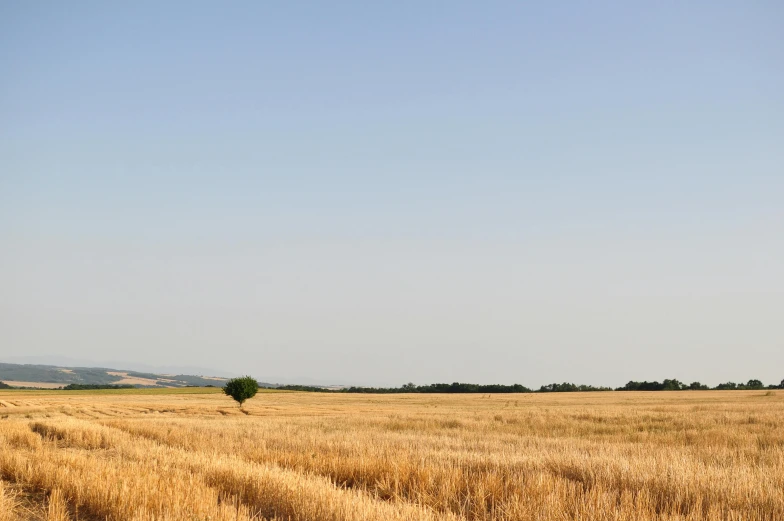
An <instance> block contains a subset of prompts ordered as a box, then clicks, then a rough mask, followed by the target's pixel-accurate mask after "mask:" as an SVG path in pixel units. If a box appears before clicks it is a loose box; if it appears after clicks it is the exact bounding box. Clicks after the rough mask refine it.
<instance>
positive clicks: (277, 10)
mask: <svg viewBox="0 0 784 521" xmlns="http://www.w3.org/2000/svg"><path fill="white" fill-rule="evenodd" d="M782 24H784V4H782V3H781V2H778V1H775V0H773V1H749V2H735V1H694V2H676V1H666V0H665V1H663V2H648V3H646V2H624V1H617V2H607V1H599V2H581V1H575V2H544V1H542V2H516V1H508V2H506V1H489V2H459V1H455V2H422V1H401V2H348V1H346V2H330V3H325V2H278V3H273V2H244V1H238V2H231V3H220V2H199V1H194V2H191V1H188V2H178V1H174V2H163V3H162V2H151V1H144V0H142V1H139V2H129V3H125V5H120V4H118V3H116V2H108V3H107V2H87V1H76V2H70V3H67V4H66V3H62V2H53V1H51V2H46V1H44V2H2V3H0V361H6V360H8V359H11V358H14V357H17V358H18V357H41V359H46V357H50V358H51V357H70V358H73V359H79V360H89V361H94V362H95V363H101V362H105V361H107V360H112V361H123V362H126V363H129V364H130V363H133V364H146V365H149V366H155V367H163V366H167V367H169V366H198V367H203V368H210V369H212V370H214V371H216V372H218V371H221V372H229V373H236V374H245V373H247V374H252V375H253V376H256V377H257V378H260V379H272V380H276V381H308V382H321V383H335V384H339V383H346V384H364V385H400V384H402V383H405V382H409V381H411V382H415V383H417V384H427V383H432V382H453V381H467V382H475V383H522V384H524V385H528V386H531V387H535V386H539V385H542V384H546V383H550V382H555V381H557V382H562V381H571V382H575V383H588V384H594V385H612V386H618V385H623V384H624V383H625V382H627V381H628V380H654V379H655V380H662V379H664V378H678V379H680V380H683V381H688V382H691V381H694V380H700V381H702V382H704V383H710V384H713V385H715V384H717V383H720V382H725V381H729V380H731V381H736V382H739V381H746V380H748V379H751V378H759V379H761V380H763V382H765V383H766V384H767V383H778V382H779V381H780V380H781V379H782V378H784V95H782V93H784V32H782V30H781V27H782Z"/></svg>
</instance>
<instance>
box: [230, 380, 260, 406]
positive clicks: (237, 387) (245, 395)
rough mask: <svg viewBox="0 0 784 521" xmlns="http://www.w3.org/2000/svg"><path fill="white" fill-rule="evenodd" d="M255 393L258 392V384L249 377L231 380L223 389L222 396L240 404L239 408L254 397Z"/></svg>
mask: <svg viewBox="0 0 784 521" xmlns="http://www.w3.org/2000/svg"><path fill="white" fill-rule="evenodd" d="M257 392H259V383H258V382H257V381H256V379H255V378H253V377H251V376H242V377H240V378H232V379H231V380H229V381H228V382H226V385H225V386H224V387H223V394H225V395H227V396H231V397H232V398H234V400H235V401H236V402H237V403H239V404H240V407H242V404H243V403H244V402H245V400H248V399H250V398H253V397H254V396H256V393H257Z"/></svg>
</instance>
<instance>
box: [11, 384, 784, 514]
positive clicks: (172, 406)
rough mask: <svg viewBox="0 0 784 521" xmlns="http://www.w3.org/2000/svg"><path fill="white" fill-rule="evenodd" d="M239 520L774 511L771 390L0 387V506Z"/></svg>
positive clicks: (780, 470)
mask: <svg viewBox="0 0 784 521" xmlns="http://www.w3.org/2000/svg"><path fill="white" fill-rule="evenodd" d="M206 391H207V390H205V392H206ZM251 519H279V520H284V519H285V520H300V521H305V520H308V521H322V520H329V521H338V520H352V521H360V520H367V521H376V520H378V521H381V520H391V521H394V520H433V521H436V520H444V521H446V520H585V521H587V520H597V521H598V520H608V521H609V520H616V521H627V520H628V521H632V520H649V519H650V520H673V521H674V520H684V521H685V520H739V521H740V520H743V521H761V520H770V521H774V520H775V521H781V520H784V391H701V392H700V391H698V392H653V393H620V392H615V393H563V394H515V395H347V394H321V393H295V392H275V393H261V394H259V395H257V396H256V397H255V398H253V399H252V400H250V401H248V402H246V405H245V407H244V411H241V410H239V409H238V408H237V407H236V405H235V404H234V403H233V402H232V401H231V400H230V399H229V398H227V397H225V396H223V395H222V394H219V393H212V394H198V393H195V392H194V391H193V390H190V391H189V394H185V393H182V394H180V393H170V394H141V393H87V392H85V393H73V394H71V393H68V392H51V391H41V392H18V391H8V392H0V521H19V520H53V521H55V520H56V521H65V520H73V521H75V520H109V521H114V520H138V521H141V520H160V521H164V520H172V521H173V520H215V521H217V520H226V521H228V520H233V521H236V520H251Z"/></svg>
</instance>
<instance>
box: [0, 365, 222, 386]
mask: <svg viewBox="0 0 784 521" xmlns="http://www.w3.org/2000/svg"><path fill="white" fill-rule="evenodd" d="M0 382H4V383H6V384H8V385H10V386H12V387H43V388H50V389H54V388H58V387H63V386H66V385H68V384H86V385H135V386H138V387H186V386H189V385H190V386H200V387H203V386H207V385H213V386H216V387H222V386H223V384H224V383H225V382H226V378H221V377H214V376H204V375H189V374H159V373H144V372H139V371H128V370H123V369H110V368H106V367H60V366H55V365H38V364H7V363H0Z"/></svg>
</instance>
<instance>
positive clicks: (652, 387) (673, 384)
mask: <svg viewBox="0 0 784 521" xmlns="http://www.w3.org/2000/svg"><path fill="white" fill-rule="evenodd" d="M275 389H280V390H284V391H308V392H320V393H368V394H403V393H447V394H449V393H456V394H457V393H478V394H493V393H573V392H594V391H596V392H602V391H708V390H715V391H723V390H759V389H784V380H782V381H781V383H780V384H779V385H767V386H766V385H764V384H763V383H762V381H760V380H756V379H752V380H749V381H748V382H746V383H735V382H726V383H721V384H719V385H717V386H715V387H710V386H708V385H705V384H702V383H700V382H692V383H690V384H686V383H683V382H681V381H679V380H677V379H674V378H673V379H665V380H664V381H663V382H658V381H653V382H648V381H643V382H636V381H633V380H632V381H630V382H628V383H627V384H626V385H624V386H623V387H617V388H615V389H613V388H612V387H594V386H593V385H577V384H573V383H569V382H564V383H560V384H559V383H552V384H547V385H543V386H541V387H539V389H536V390H534V389H530V388H528V387H526V386H524V385H520V384H513V385H502V384H489V385H480V384H470V383H460V382H454V383H451V384H446V383H438V384H428V385H415V384H413V383H410V382H409V383H407V384H404V385H401V386H400V387H357V386H352V387H347V388H344V389H328V388H324V387H316V386H312V385H281V386H278V387H275Z"/></svg>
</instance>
